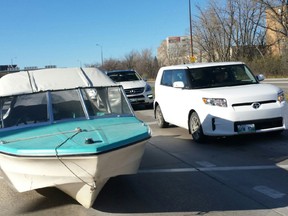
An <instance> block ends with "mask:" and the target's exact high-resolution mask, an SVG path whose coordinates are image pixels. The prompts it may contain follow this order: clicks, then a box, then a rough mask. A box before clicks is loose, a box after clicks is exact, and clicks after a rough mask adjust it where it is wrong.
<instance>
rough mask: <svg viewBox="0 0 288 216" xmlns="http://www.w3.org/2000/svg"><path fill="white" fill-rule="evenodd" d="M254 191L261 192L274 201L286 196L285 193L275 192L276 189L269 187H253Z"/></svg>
mask: <svg viewBox="0 0 288 216" xmlns="http://www.w3.org/2000/svg"><path fill="white" fill-rule="evenodd" d="M253 189H254V190H255V191H258V192H260V193H262V194H265V195H266V196H269V197H271V198H273V199H280V198H282V197H284V196H285V195H286V194H285V193H281V192H279V191H277V190H274V189H272V188H269V187H267V186H264V185H258V186H255V187H253Z"/></svg>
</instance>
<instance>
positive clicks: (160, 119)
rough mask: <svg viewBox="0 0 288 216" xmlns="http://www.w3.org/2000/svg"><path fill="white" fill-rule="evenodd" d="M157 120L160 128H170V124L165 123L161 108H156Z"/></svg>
mask: <svg viewBox="0 0 288 216" xmlns="http://www.w3.org/2000/svg"><path fill="white" fill-rule="evenodd" d="M156 120H157V124H158V126H159V127H160V128H165V127H168V125H169V124H168V122H166V121H165V119H164V117H163V114H162V111H161V109H160V106H157V107H156Z"/></svg>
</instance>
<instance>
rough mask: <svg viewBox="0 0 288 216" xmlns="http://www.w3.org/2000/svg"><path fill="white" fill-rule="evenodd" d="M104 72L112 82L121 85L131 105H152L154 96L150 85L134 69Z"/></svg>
mask: <svg viewBox="0 0 288 216" xmlns="http://www.w3.org/2000/svg"><path fill="white" fill-rule="evenodd" d="M106 74H107V75H108V76H109V77H110V79H112V80H113V81H114V82H116V83H118V84H120V85H122V86H123V88H124V91H125V93H126V95H127V97H128V99H129V101H130V103H131V104H132V105H135V104H144V105H146V106H151V107H152V105H153V101H154V97H153V93H152V88H151V86H150V85H149V84H148V83H147V82H146V81H145V80H144V79H142V77H141V76H140V75H139V74H138V73H137V72H136V71H135V70H113V71H107V72H106Z"/></svg>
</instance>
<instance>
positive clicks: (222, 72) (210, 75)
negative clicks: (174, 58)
mask: <svg viewBox="0 0 288 216" xmlns="http://www.w3.org/2000/svg"><path fill="white" fill-rule="evenodd" d="M188 77H189V81H190V86H191V88H192V89H199V88H213V87H225V86H235V85H247V84H256V83H258V81H257V80H256V78H255V77H254V75H253V73H252V72H251V71H250V70H249V68H248V67H246V66H245V65H243V64H240V65H223V66H213V67H205V68H192V69H188Z"/></svg>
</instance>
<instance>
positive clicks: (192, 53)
mask: <svg viewBox="0 0 288 216" xmlns="http://www.w3.org/2000/svg"><path fill="white" fill-rule="evenodd" d="M189 23H190V47H191V57H190V61H191V62H195V59H194V52H193V39H192V16H191V2H190V0H189Z"/></svg>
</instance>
